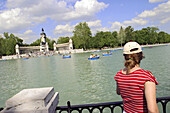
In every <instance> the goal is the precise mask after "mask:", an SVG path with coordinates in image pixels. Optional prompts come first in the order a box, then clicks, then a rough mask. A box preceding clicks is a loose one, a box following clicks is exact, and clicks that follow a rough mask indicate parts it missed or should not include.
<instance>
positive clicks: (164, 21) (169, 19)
mask: <svg viewBox="0 0 170 113" xmlns="http://www.w3.org/2000/svg"><path fill="white" fill-rule="evenodd" d="M168 21H170V17H169V18H165V19H164V20H161V23H162V24H164V23H167V22H168Z"/></svg>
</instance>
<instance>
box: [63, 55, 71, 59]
mask: <svg viewBox="0 0 170 113" xmlns="http://www.w3.org/2000/svg"><path fill="white" fill-rule="evenodd" d="M66 58H71V55H69V56H63V59H66Z"/></svg>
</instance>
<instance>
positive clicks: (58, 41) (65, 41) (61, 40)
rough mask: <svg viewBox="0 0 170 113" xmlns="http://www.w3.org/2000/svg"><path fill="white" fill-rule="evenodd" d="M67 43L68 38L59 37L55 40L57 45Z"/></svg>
mask: <svg viewBox="0 0 170 113" xmlns="http://www.w3.org/2000/svg"><path fill="white" fill-rule="evenodd" d="M67 42H69V37H59V38H58V40H57V44H62V43H67Z"/></svg>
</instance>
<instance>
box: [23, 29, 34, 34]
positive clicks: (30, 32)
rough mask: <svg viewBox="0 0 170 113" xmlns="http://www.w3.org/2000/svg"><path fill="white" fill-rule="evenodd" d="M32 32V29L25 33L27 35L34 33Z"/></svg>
mask: <svg viewBox="0 0 170 113" xmlns="http://www.w3.org/2000/svg"><path fill="white" fill-rule="evenodd" d="M32 33H33V31H32V30H27V31H25V32H24V34H25V35H27V34H32Z"/></svg>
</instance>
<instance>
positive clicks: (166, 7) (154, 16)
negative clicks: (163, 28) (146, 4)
mask: <svg viewBox="0 0 170 113" xmlns="http://www.w3.org/2000/svg"><path fill="white" fill-rule="evenodd" d="M169 15H170V1H168V2H166V3H162V4H159V5H158V7H155V8H154V9H153V10H147V11H144V12H142V13H141V14H139V15H138V16H139V17H140V18H146V19H149V20H150V21H152V22H158V23H165V22H168V21H164V22H161V21H163V20H167V18H169Z"/></svg>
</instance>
